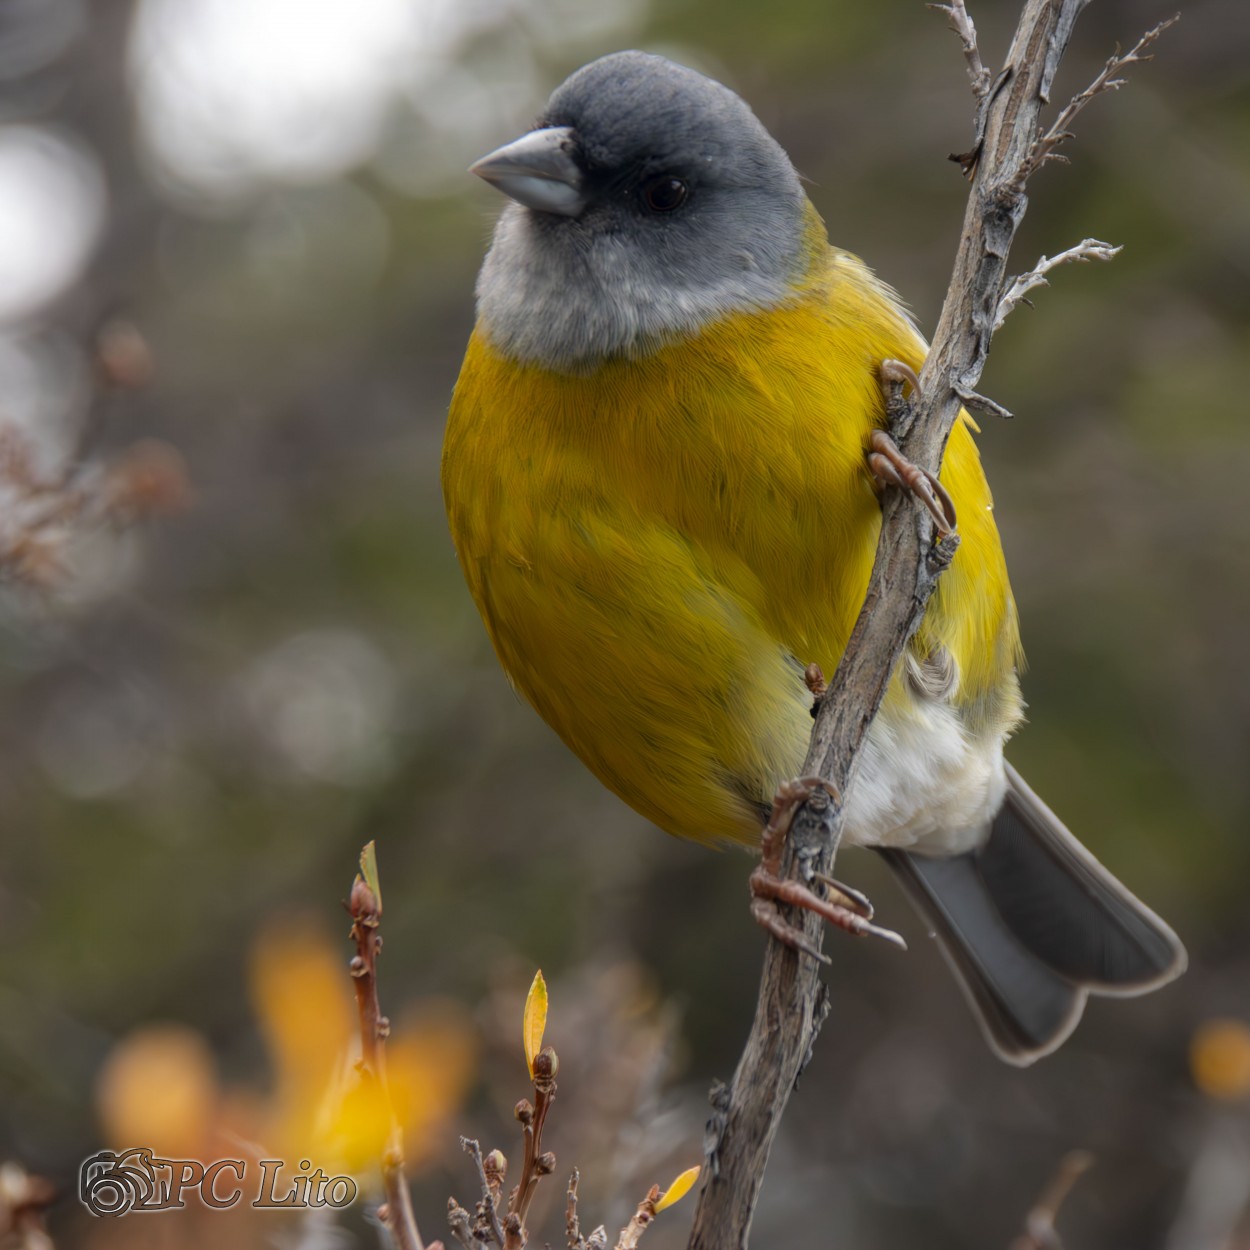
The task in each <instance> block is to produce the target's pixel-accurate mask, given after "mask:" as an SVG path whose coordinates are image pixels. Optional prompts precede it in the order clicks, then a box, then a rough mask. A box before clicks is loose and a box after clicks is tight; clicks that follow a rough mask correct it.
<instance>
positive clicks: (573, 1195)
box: [564, 1168, 586, 1250]
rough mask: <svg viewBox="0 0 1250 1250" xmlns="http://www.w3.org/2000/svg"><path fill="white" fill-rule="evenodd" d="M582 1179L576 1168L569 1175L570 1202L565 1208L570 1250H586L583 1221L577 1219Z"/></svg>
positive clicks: (566, 1231)
mask: <svg viewBox="0 0 1250 1250" xmlns="http://www.w3.org/2000/svg"><path fill="white" fill-rule="evenodd" d="M581 1178H582V1174H581V1173H580V1172H579V1171H578V1170H577V1169H576V1168H574V1169H573V1170H572V1172H570V1173H569V1189H568V1201H567V1202H566V1203H565V1206H564V1232H565V1236H566V1238H567V1240H568V1250H586V1240H585V1238H584V1237H583V1236H582V1224H581V1220H579V1219H578V1217H577V1183H578V1181H580V1180H581Z"/></svg>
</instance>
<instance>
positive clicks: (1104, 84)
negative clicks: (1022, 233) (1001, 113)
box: [1018, 13, 1181, 190]
mask: <svg viewBox="0 0 1250 1250" xmlns="http://www.w3.org/2000/svg"><path fill="white" fill-rule="evenodd" d="M1180 20H1181V15H1180V14H1179V13H1177V14H1175V15H1174V16H1173V17H1169V18H1168V19H1167V20H1166V21H1163V22H1160V23H1159V24H1158V25H1157V26H1155V27H1154V28H1153V29H1151V30H1148V31H1147V32H1146V33H1145V34H1144V35H1143V36H1142V37H1141V38H1140V39H1139V40H1138V41H1137V42H1136V43H1135V44H1134V45H1133V47H1132V48H1130V49H1129V51H1127V52H1124V53H1121V52H1119V51H1118V50H1117V51H1116V53H1115V55H1114V56H1111V57H1108V58H1107V63H1106V65H1104V66H1103V67H1102V70H1101V71H1100V72H1099V74H1098V77H1097V78H1095V79H1094V81H1093V82H1092V83H1090V84H1089V86H1088V87H1086V88H1085V90H1084V91H1082V92H1080V93H1079V94H1078V95H1075V96H1073V97H1072V99H1071V100H1069V101H1068V103H1067V105H1066V106H1065V107H1064V109H1063V111H1062V112H1061V113H1060V114H1059V116H1058V117H1056V118H1055V121H1054V124H1053V125H1052V126H1050V127H1049V129H1047V130H1046V131H1045V132H1044V133H1039V134H1038V137H1037V139H1036V140H1035V142H1034V143H1033V146H1032V148H1031V149H1030V150H1029V155H1028V157H1027V159H1026V160H1025V162H1024V164H1023V166H1021V170H1020V173H1019V175H1018V177H1019V180H1020V182H1019V185H1020V188H1021V190H1023V188H1024V183H1025V181H1026V180H1027V179H1028V178H1029V177H1031V176H1032V174H1033V173H1034V172H1035V171H1036V170H1038V169H1039V168H1041V166H1042V165H1044V164H1045V163H1046V162H1047V161H1063V160H1066V159H1067V158H1066V157H1064V156H1061V155H1060V154H1059V153H1058V152H1057V151H1056V150H1055V149H1056V148H1058V147H1059V145H1060V144H1061V143H1063V141H1064V140H1065V139H1071V138H1072V131H1071V130H1070V129H1069V128H1070V127H1071V125H1072V123H1073V122H1074V121H1075V120H1076V118H1077V115H1078V114H1079V113H1080V112H1082V110H1083V109H1084V108H1085V106H1086V105H1087V104H1089V103H1090V101H1091V100H1093V99H1094V98H1095V97H1097V96H1100V95H1102V94H1103V93H1104V92H1107V91H1118V90H1119V89H1120V88H1121V87H1123V86H1124V85H1125V80H1124V79H1123V78H1117V77H1116V75H1117V74H1119V73H1121V72H1122V71H1123V70H1126V69H1127V68H1128V67H1129V66H1130V65H1141V64H1143V63H1144V62H1146V61H1151V60H1153V59H1154V57H1153V56H1149V55H1146V49H1147V48H1149V47H1151V45H1153V44H1154V42H1155V41H1156V40H1157V39H1158V38H1159V36H1160V35H1161V34H1163V32H1164V31H1165V30H1167V29H1168V27H1170V26H1175V25H1176V23H1177V22H1179V21H1180Z"/></svg>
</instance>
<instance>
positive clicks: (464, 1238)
mask: <svg viewBox="0 0 1250 1250" xmlns="http://www.w3.org/2000/svg"><path fill="white" fill-rule="evenodd" d="M447 1227H448V1228H450V1229H451V1235H452V1236H453V1237H454V1238H455V1239H456V1242H457V1244H459V1245H461V1246H463V1247H464V1250H481V1242H479V1241H477V1240H476V1239H475V1238H474V1236H473V1220H472V1218H471V1217H470V1215H469V1213H468V1212H467V1211H466V1210H465V1209H464V1207H462V1206H461V1205H460V1204H459V1203H458V1202H457V1201H456V1200H455V1199H454V1198H448V1199H447Z"/></svg>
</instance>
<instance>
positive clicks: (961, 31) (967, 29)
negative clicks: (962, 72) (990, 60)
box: [929, 0, 993, 100]
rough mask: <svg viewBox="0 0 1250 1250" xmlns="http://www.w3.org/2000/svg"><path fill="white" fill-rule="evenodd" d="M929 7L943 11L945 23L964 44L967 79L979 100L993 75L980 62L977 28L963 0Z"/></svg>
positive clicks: (986, 90) (987, 88)
mask: <svg viewBox="0 0 1250 1250" xmlns="http://www.w3.org/2000/svg"><path fill="white" fill-rule="evenodd" d="M929 8H931V9H935V10H936V11H937V12H939V13H945V14H946V21H947V24H948V25H949V26H950V28H951V30H953V31H954V32H955V34H957V35H958V36H959V42H960V43H962V44H963V46H964V59H965V60H966V61H967V62H968V81H969V82H970V83H971V84H972V94H973V95H974V96H976V98H977V99H978V100H981V99H982V98H983V97H984V96H986V95H988V94H989V90H990V80H991V78H992V77H993V75H992V74H991V73H990V71H989V70H988V69H986V68H985V66H984V65H983V64H982V63H981V51H980V49H979V48H978V47H977V28H976V26H975V25H974V24H973V21H972V16H971V14H969V12H968V10H967V8H966V7H965V5H964V0H951V3H950V4H930V5H929Z"/></svg>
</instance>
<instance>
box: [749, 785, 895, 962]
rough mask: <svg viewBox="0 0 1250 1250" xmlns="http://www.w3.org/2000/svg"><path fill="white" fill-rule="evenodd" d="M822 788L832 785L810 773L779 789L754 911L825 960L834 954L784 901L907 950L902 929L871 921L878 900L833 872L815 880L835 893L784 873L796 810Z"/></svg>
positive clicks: (781, 935)
mask: <svg viewBox="0 0 1250 1250" xmlns="http://www.w3.org/2000/svg"><path fill="white" fill-rule="evenodd" d="M817 787H825V788H828V785H827V783H826V782H824V781H821V780H820V779H819V778H817V777H804V778H803V779H802V780H801V781H787V782H783V783H782V785H781V788H780V789H779V790H778V791H777V796H776V798H774V799H773V809H772V813H771V814H770V815H769V818H768V824H766V825H765V826H764V835H763V838H762V839H761V851H762V852H763V853H762V856H761V858H760V862H759V864H758V866H757V867H756V868H755V870H754V871H753V872H752V873H751V916H752V917H753V919H754V920H755V922H756V923H757V924H759V925H762V926H763V927H764V928H765V929H767V930H768V931H769V933H771V934H772V935H773V936H774V937H775V938H776V939H777V940H778V941H780V942H784V943H785V944H786V945H787V946H789V947H790V948H791V949H792V950H800V951H803V952H805V953H806V954H808V955H811V957H812V958H813V959H818V960H819V961H820V962H821V963H828V962H829V957H828V956H827V955H824V954H822V953H821V952H820V951H819V950H817V949H816V947H814V946H813V945H812V944H811V943H810V942H809V941H808V940H807V937H806V935H805V934H804V933H803V931H802V930H801V929H798V928H796V927H795V926H794V925H792V924H790V922H789V921H788V920H785V919H783V917H782V915H781V912H780V911H779V910H778V904H781V903H784V904H786V905H787V906H790V907H802V908H804V909H806V910H807V911H812V912H815V913H816V915H818V916H823V917H824V919H826V920H827V921H829V923H830V924H832V925H836V926H837V927H838V928H839V929H844V930H845V931H846V932H847V933H853V934H855V935H856V936H857V937H866V936H872V937H879V938H885V940H886V941H888V942H893V943H894V944H895V945H897V946H901V947H903V948H904V950H905V949H906V943H905V942H904V941H903V939H902V938H901V937H899V935H898V934H897V933H892V932H891V931H890V930H889V929H882V928H880V927H879V926H877V925H875V924H872V923H871V921H870V919H869V917H871V915H872V904H871V903H869V901H868V900H867V899H866V898H865V897H864V896H863V895H862V894H861V893H860V892H859V891H858V890H852V889H850V888H848V887H847V886H844V885H842V884H840V883H839V882H837V881H834V880H833V879H832V878H831V877H826V876H824V875H823V874H818V875H817V876H815V877H814V878H813V879H814V880H815V881H817V882H819V883H820V884H821V885H823V886H824V887H825V888H826V889H829V890H831V892H832V893H833V897H832V898H821V897H820V895H819V894H817V893H816V892H815V891H814V890H812V889H810V888H809V887H808V886H806V885H804V884H803V882H801V881H791V880H789V879H787V878H784V877H782V876H781V875H780V873H781V852H782V848H783V847H784V846H785V842H786V835H787V834H788V833H789V832H790V825H791V824H792V823H793V821H794V814H795V812H797V811H798V809H799V808H800V807H802V805H803V804H804V803H805V802H806V801H807V800H808V798H809V797H810V796H811V794H812V791H813V790H815V789H816V788H817Z"/></svg>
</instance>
